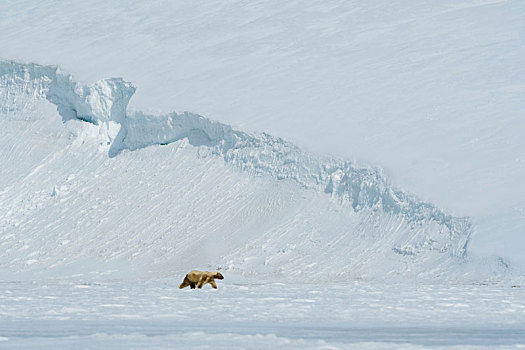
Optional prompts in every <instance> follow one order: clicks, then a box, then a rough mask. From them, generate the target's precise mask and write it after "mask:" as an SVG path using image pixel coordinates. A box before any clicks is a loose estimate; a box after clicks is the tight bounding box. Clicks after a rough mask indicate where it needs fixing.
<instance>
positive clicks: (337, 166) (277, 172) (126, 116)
mask: <svg viewBox="0 0 525 350" xmlns="http://www.w3.org/2000/svg"><path fill="white" fill-rule="evenodd" d="M0 87H2V89H0V102H1V103H0V108H1V109H3V110H9V109H10V108H14V107H13V106H14V105H15V102H16V100H17V99H20V98H22V96H26V98H39V99H47V100H48V101H49V102H51V103H53V104H54V105H56V107H57V110H58V112H59V114H60V115H61V117H62V119H63V120H64V121H67V120H70V119H80V120H83V121H85V122H88V123H92V124H94V125H97V126H98V127H100V128H101V130H105V131H104V133H105V134H107V137H108V144H110V147H109V156H110V157H116V156H118V155H119V154H120V153H121V152H122V151H125V150H127V151H134V150H137V149H140V148H144V147H148V146H152V145H166V144H169V143H172V142H176V141H178V140H182V139H187V140H188V143H190V144H191V145H193V146H195V147H205V148H207V149H208V150H209V152H210V153H211V154H213V155H215V156H217V157H220V158H222V159H224V161H225V162H226V163H227V164H229V165H231V166H233V167H235V168H237V169H239V170H240V171H242V172H246V173H249V174H252V175H255V176H271V177H273V178H275V179H278V180H289V181H294V182H296V183H298V184H299V185H300V186H303V187H304V188H308V189H314V190H317V191H319V192H321V193H325V194H326V195H328V196H331V197H332V198H334V199H335V200H337V201H341V202H347V203H350V204H351V207H352V209H353V210H354V211H356V212H357V211H361V210H369V211H372V212H373V211H382V212H384V213H387V214H389V215H394V216H398V217H400V218H402V220H404V221H405V222H407V223H408V224H409V225H412V226H414V227H415V226H418V225H420V226H425V225H427V226H428V225H430V226H435V227H436V229H435V230H437V231H438V232H439V235H441V236H443V237H446V240H447V241H448V244H447V245H446V247H447V250H448V251H449V252H450V254H451V255H452V256H454V257H457V258H460V259H461V258H465V256H466V251H467V245H468V242H469V238H470V235H471V233H472V224H471V220H470V219H469V218H466V217H455V216H453V215H450V214H447V213H446V212H444V211H443V210H442V209H440V208H438V207H436V206H434V205H433V204H430V203H426V202H424V201H421V200H419V199H418V198H417V197H416V196H414V195H412V194H409V193H407V192H406V191H404V190H401V189H397V188H395V187H394V186H392V185H391V184H390V183H389V181H388V180H387V178H386V177H385V176H384V175H383V174H382V172H381V170H380V169H378V168H375V167H370V166H361V165H357V164H354V163H353V162H350V161H347V160H344V159H338V158H335V157H326V156H318V155H314V154H311V153H308V152H305V151H303V150H302V149H300V148H299V147H297V146H295V145H294V144H292V143H290V142H287V141H286V140H283V139H281V138H278V137H274V136H271V135H268V134H265V133H261V134H249V133H245V132H242V131H237V130H234V129H233V128H232V127H231V126H229V125H226V124H223V123H219V122H216V121H212V120H209V119H207V118H205V117H203V116H200V115H198V114H194V113H190V112H184V113H175V112H173V113H168V114H164V115H150V114H146V113H143V112H141V111H136V112H128V111H127V106H128V103H129V100H130V99H131V97H132V96H133V94H134V93H135V87H134V86H133V85H132V84H131V83H129V82H126V81H124V80H123V79H121V78H112V79H104V80H100V81H98V82H96V83H94V84H92V85H87V86H86V85H82V84H80V83H78V82H75V81H74V80H73V78H72V77H71V76H70V75H67V74H63V73H61V71H60V69H59V68H58V67H54V66H41V65H37V64H21V63H17V62H0ZM17 103H18V102H17ZM0 112H1V111H0ZM420 241H421V242H423V241H424V240H423V239H421V240H420ZM422 245H423V244H421V246H422ZM419 248H421V247H417V246H398V247H397V246H396V247H393V251H394V252H395V253H397V254H400V255H403V256H405V255H406V256H411V255H414V254H416V253H417V250H418V249H419Z"/></svg>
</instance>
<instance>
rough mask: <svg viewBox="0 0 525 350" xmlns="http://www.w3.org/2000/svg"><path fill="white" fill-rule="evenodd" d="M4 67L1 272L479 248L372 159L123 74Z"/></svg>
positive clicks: (340, 266) (424, 269) (464, 221)
mask: <svg viewBox="0 0 525 350" xmlns="http://www.w3.org/2000/svg"><path fill="white" fill-rule="evenodd" d="M0 72H1V74H2V75H1V77H0V88H1V89H0V101H1V105H2V106H4V107H3V109H2V114H1V115H2V119H3V124H4V125H5V128H4V129H3V131H2V137H1V142H2V145H1V149H2V153H1V159H2V165H3V168H4V169H7V170H8V171H5V172H2V179H1V182H0V183H1V185H2V187H1V191H0V198H1V201H0V203H1V208H0V209H1V212H2V213H4V214H3V215H2V221H1V222H0V225H1V226H0V228H1V230H2V234H1V235H0V240H1V242H0V245H1V246H2V248H3V251H4V253H3V254H2V258H1V260H0V264H1V265H0V266H1V268H2V270H3V271H4V273H7V271H14V272H15V273H16V274H17V275H20V273H23V272H27V273H29V274H30V275H33V276H34V273H38V274H40V275H47V274H50V276H53V275H56V274H57V273H59V274H64V273H66V271H69V272H68V273H70V274H76V273H79V272H80V271H82V273H83V274H89V273H106V272H107V273H110V272H111V271H112V270H114V271H116V273H117V276H119V277H124V276H126V274H128V273H130V272H131V271H136V272H137V273H139V274H140V275H143V274H151V275H155V276H159V275H160V276H162V275H171V274H173V273H183V271H186V270H188V269H189V268H192V267H195V266H204V267H207V268H221V269H225V270H229V271H233V272H237V273H240V274H243V275H256V276H259V277H262V276H267V277H269V276H274V277H275V276H282V277H281V278H286V279H294V278H295V279H301V280H305V279H306V280H319V279H331V278H334V277H336V276H341V275H344V276H353V277H354V278H367V279H370V278H374V279H378V278H381V279H382V278H386V277H393V278H394V277H396V276H402V277H403V278H407V277H410V276H415V277H420V278H436V277H438V276H440V277H442V278H447V277H448V278H457V277H459V275H458V267H461V266H462V265H463V264H464V263H465V262H466V258H467V250H466V249H467V244H468V242H469V237H470V235H471V233H472V226H471V222H470V220H469V219H468V218H456V217H453V216H451V215H449V214H446V213H445V212H443V211H442V210H440V209H438V208H436V207H435V206H433V205H431V204H429V203H425V202H422V201H420V200H418V199H417V198H416V197H414V196H412V195H410V194H408V193H406V192H404V191H402V190H399V189H396V188H395V187H393V186H392V185H391V184H390V183H389V182H388V181H387V180H386V178H385V177H384V176H383V175H382V174H381V172H380V171H379V170H377V169H375V168H370V167H360V166H358V165H355V164H354V163H351V162H348V161H344V160H339V159H336V158H327V157H324V156H316V155H312V154H309V153H306V152H304V151H302V150H301V149H299V148H298V147H296V146H294V145H293V144H290V143H288V142H286V141H284V140H282V139H279V138H275V137H272V136H270V135H267V134H260V135H258V134H253V135H252V134H247V133H244V132H240V131H236V130H233V129H232V128H231V127H229V126H227V125H225V124H221V123H218V122H213V121H210V120H208V119H206V118H204V117H202V116H199V115H195V114H191V113H183V114H177V113H171V114H167V115H160V116H153V115H145V114H143V113H141V112H133V113H129V114H128V113H127V112H126V106H127V103H128V101H129V99H130V98H131V96H132V94H133V93H134V91H135V88H134V87H133V86H132V85H131V84H130V83H127V82H125V81H123V80H122V79H108V80H102V81H99V82H96V83H94V84H92V85H90V86H85V85H81V84H78V83H76V82H75V81H74V80H73V79H72V78H71V77H70V76H69V75H64V74H62V73H60V71H59V70H58V69H57V68H56V67H50V66H40V65H36V64H18V63H14V62H3V63H0ZM111 266H114V267H115V268H112V267H111ZM122 266H126V267H125V268H124V271H125V273H124V272H123V271H122V270H121V268H122ZM298 266H300V268H298ZM101 269H102V270H101ZM463 272H465V271H461V272H460V273H463ZM110 275H111V274H110ZM131 276H135V275H133V274H131ZM347 278H348V277H347Z"/></svg>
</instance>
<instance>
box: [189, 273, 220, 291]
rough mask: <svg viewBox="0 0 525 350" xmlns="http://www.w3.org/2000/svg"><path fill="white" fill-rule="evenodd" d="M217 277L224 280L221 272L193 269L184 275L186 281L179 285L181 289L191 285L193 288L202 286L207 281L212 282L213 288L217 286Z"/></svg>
mask: <svg viewBox="0 0 525 350" xmlns="http://www.w3.org/2000/svg"><path fill="white" fill-rule="evenodd" d="M215 279H219V280H222V279H224V277H223V276H222V275H221V274H220V273H219V272H209V271H198V270H193V271H191V272H190V273H188V274H187V275H186V277H184V281H182V283H181V284H180V286H179V289H182V288H186V287H187V286H190V288H191V289H195V286H197V288H199V289H200V288H202V286H204V285H205V284H206V283H209V284H211V286H212V287H213V288H215V289H216V288H217V284H215Z"/></svg>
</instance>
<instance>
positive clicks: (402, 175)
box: [0, 0, 525, 262]
mask: <svg viewBox="0 0 525 350" xmlns="http://www.w3.org/2000/svg"><path fill="white" fill-rule="evenodd" d="M524 23H525V7H524V4H523V2H520V1H488V0H487V1H485V0H484V1H418V2H416V3H414V2H413V1H401V2H396V3H395V4H394V3H392V2H391V1H374V2H371V3H370V2H366V3H364V2H360V1H343V2H341V1H309V2H308V3H307V4H305V3H304V2H300V1H289V2H286V3H282V2H280V1H251V2H242V1H221V2H214V3H211V2H200V3H196V2H192V3H187V2H182V1H148V2H129V1H111V2H107V1H90V2H67V1H39V2H34V1H4V2H2V4H1V5H0V31H1V33H2V35H1V36H0V46H1V47H2V50H1V52H0V57H1V58H2V59H16V60H20V61H24V62H37V63H40V64H56V65H59V66H60V67H61V68H62V69H64V70H65V71H66V72H68V73H71V74H73V75H74V77H75V78H76V79H78V80H80V81H85V82H93V81H96V80H98V79H102V78H108V77H113V76H122V77H123V78H124V79H126V80H128V81H131V82H132V83H133V84H134V85H135V86H137V87H138V89H137V93H136V95H135V96H134V97H133V99H132V100H131V104H130V107H131V108H137V109H140V110H144V111H147V112H155V113H159V112H169V111H173V110H177V111H182V110H188V111H192V112H195V113H199V114H201V115H204V116H206V117H208V118H212V119H215V120H218V121H221V122H224V123H227V124H230V125H233V126H234V127H236V128H242V129H243V130H247V131H264V132H268V133H271V134H273V135H276V136H281V137H284V138H286V139H288V140H290V141H293V142H294V143H296V144H298V145H299V146H302V147H305V148H306V149H309V150H311V151H314V152H317V153H326V154H332V155H339V156H344V157H347V158H349V159H356V160H359V161H360V162H363V163H366V164H371V165H376V166H380V167H382V168H384V170H385V172H386V173H387V174H388V175H389V177H390V178H391V179H392V181H393V182H394V183H395V184H396V185H398V186H400V187H402V188H404V189H407V190H409V191H411V192H412V193H415V194H417V195H418V196H419V197H421V198H422V199H424V200H428V201H431V202H433V203H435V204H437V205H438V206H440V207H443V208H445V209H446V210H448V211H450V212H452V213H454V214H455V215H458V216H472V217H474V218H475V219H476V220H478V222H480V223H482V225H481V227H480V229H478V232H477V239H476V240H474V242H473V247H472V248H473V249H474V251H476V249H477V250H479V251H480V252H483V253H495V254H500V255H504V256H509V257H511V258H512V259H517V260H519V259H520V255H521V249H522V247H523V246H524V244H525V241H524V239H523V234H524V227H525V218H524V217H525V201H524V194H525V185H524V184H523V179H524V178H525V138H524V137H523V135H524V131H525V118H524V112H525V102H524V101H525V100H524V98H523V96H524V92H525V68H524V65H523V61H524V58H525V24H524ZM159 82H161V83H159ZM521 262H523V260H521Z"/></svg>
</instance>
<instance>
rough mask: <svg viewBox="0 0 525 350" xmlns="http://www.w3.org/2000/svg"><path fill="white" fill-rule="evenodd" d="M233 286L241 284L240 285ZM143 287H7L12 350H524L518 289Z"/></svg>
mask: <svg viewBox="0 0 525 350" xmlns="http://www.w3.org/2000/svg"><path fill="white" fill-rule="evenodd" d="M232 279H233V280H232ZM179 282H180V281H179V280H176V279H175V280H173V279H162V280H149V281H147V282H145V281H135V283H122V282H110V283H108V282H102V283H93V282H91V283H87V282H77V283H72V282H68V281H64V280H61V281H56V280H55V281H47V282H45V283H42V282H39V283H9V284H2V290H1V291H0V313H1V315H2V322H1V323H0V348H2V347H3V345H6V346H7V347H8V346H10V347H11V348H24V349H56V348H65V349H67V348H71V347H80V348H112V349H129V348H155V349H173V348H199V349H200V348H202V349H206V348H218V349H247V348H249V349H275V348H277V349H290V348H292V349H303V348H306V349H366V350H368V349H414V350H415V349H418V350H419V349H449V350H450V349H487V350H488V349H522V348H523V346H524V345H525V344H524V343H525V333H524V332H523V325H524V321H525V305H524V304H523V291H522V290H520V288H511V287H510V286H508V285H506V286H504V285H499V286H487V285H471V284H469V285H461V284H459V285H439V284H435V285H419V284H400V285H397V284H392V285H385V284H373V283H372V284H370V283H360V282H350V281H344V282H341V283H337V284H329V285H322V284H289V283H286V284H284V283H279V282H272V281H264V283H261V282H263V281H260V280H259V281H256V280H249V281H246V280H245V279H240V278H239V279H236V278H235V276H228V277H227V278H226V279H224V280H223V281H218V289H217V290H214V289H211V288H209V286H208V288H204V289H202V290H190V289H185V290H182V291H181V290H179V289H177V285H178V283H179Z"/></svg>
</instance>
